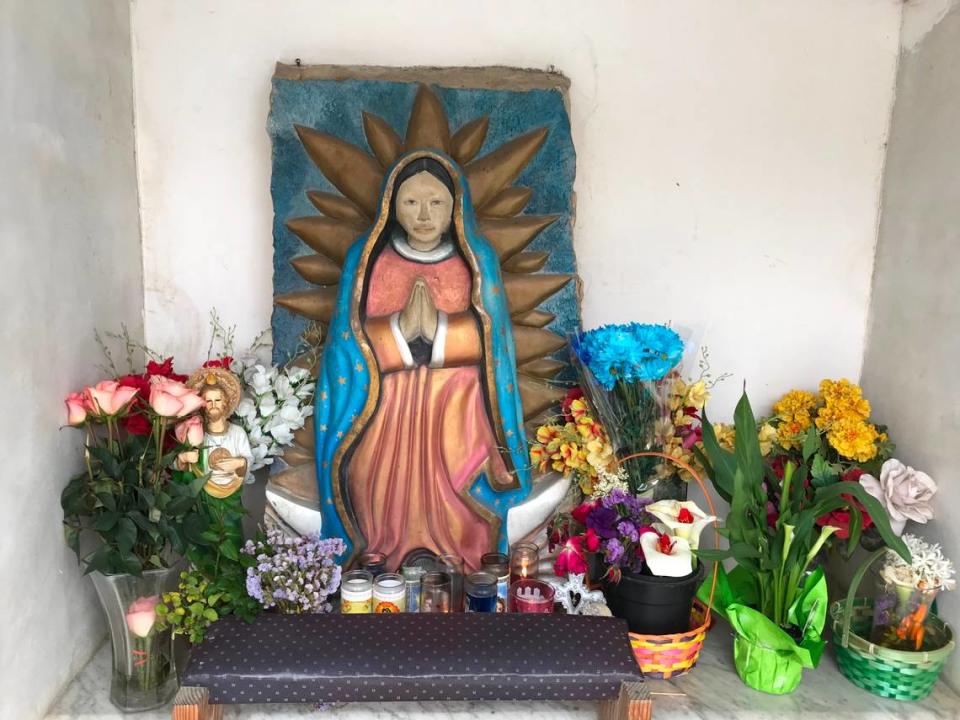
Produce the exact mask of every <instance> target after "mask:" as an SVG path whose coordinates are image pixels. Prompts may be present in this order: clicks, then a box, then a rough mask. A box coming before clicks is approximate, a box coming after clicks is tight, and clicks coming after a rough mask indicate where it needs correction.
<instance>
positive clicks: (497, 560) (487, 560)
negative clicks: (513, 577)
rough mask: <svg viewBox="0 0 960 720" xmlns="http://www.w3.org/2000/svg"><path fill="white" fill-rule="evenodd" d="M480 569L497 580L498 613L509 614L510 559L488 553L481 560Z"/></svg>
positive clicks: (502, 555) (498, 554)
mask: <svg viewBox="0 0 960 720" xmlns="http://www.w3.org/2000/svg"><path fill="white" fill-rule="evenodd" d="M480 569H481V570H483V571H484V572H488V573H492V574H493V575H495V576H496V578H497V612H507V607H508V606H509V602H510V558H508V557H507V556H506V555H504V554H503V553H487V554H486V555H484V556H483V557H481V558H480Z"/></svg>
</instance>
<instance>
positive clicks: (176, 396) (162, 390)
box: [150, 375, 203, 417]
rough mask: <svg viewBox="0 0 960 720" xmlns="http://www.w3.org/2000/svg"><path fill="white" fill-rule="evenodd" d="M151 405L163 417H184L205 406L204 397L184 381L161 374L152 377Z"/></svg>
mask: <svg viewBox="0 0 960 720" xmlns="http://www.w3.org/2000/svg"><path fill="white" fill-rule="evenodd" d="M150 407H152V408H153V411H154V412H155V413H157V415H160V416H161V417H183V416H184V415H189V414H190V413H192V412H193V411H194V410H199V409H200V408H202V407H203V398H201V397H200V396H199V395H197V393H196V392H194V391H193V390H191V389H190V388H188V387H187V386H186V385H184V384H183V383H182V382H178V381H176V380H170V379H168V378H165V377H162V376H160V375H154V376H153V377H152V378H150Z"/></svg>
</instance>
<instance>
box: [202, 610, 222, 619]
mask: <svg viewBox="0 0 960 720" xmlns="http://www.w3.org/2000/svg"><path fill="white" fill-rule="evenodd" d="M203 617H205V618H206V619H207V620H209V621H210V622H216V621H217V620H219V619H220V616H219V615H217V611H216V610H214V609H213V608H207V609H206V610H204V611H203Z"/></svg>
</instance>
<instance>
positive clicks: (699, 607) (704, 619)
mask: <svg viewBox="0 0 960 720" xmlns="http://www.w3.org/2000/svg"><path fill="white" fill-rule="evenodd" d="M635 457H662V458H665V459H667V460H670V461H671V462H674V463H676V464H677V465H679V466H680V467H682V468H683V469H684V470H686V471H687V472H688V473H690V475H691V476H693V479H694V480H696V481H697V484H698V485H699V486H700V489H701V490H703V495H704V497H705V498H706V500H707V505H708V506H709V508H710V514H711V515H713V516H714V517H716V515H717V511H716V509H715V508H714V506H713V501H712V500H711V499H710V492H709V490H707V487H706V485H705V484H704V482H703V480H702V479H701V478H700V476H699V475H698V474H697V471H696V470H694V469H693V468H692V467H690V466H689V465H687V464H686V463H685V462H683V461H682V460H678V459H677V458H675V457H671V456H670V455H666V454H664V453H659V452H643V453H636V454H634V455H629V456H627V457H625V458H623V459H622V460H621V462H623V460H630V459H632V458H635ZM713 526H714V529H716V527H717V521H716V520H714V522H713ZM714 542H715V544H716V547H717V548H718V549H719V547H720V543H719V534H717V535H715V537H714ZM716 587H717V567H716V565H714V568H713V581H712V582H711V584H710V601H709V604H708V605H704V604H703V603H701V602H700V601H699V600H694V601H693V609H692V610H691V612H690V629H689V630H687V631H686V632H681V633H674V634H672V635H640V634H639V633H630V646H631V647H632V648H633V654H634V657H636V659H637V665H639V666H640V670H641V672H643V674H644V675H645V676H646V677H650V678H662V679H664V680H669V679H670V678H672V677H676V676H678V675H683V674H684V673H686V672H689V671H690V670H691V669H692V668H693V667H694V666H695V665H696V664H697V659H698V658H699V657H700V650H701V649H702V648H703V642H704V640H705V639H706V637H707V630H709V629H710V625H711V623H712V618H711V616H710V605H712V604H713V594H714V591H715V590H716Z"/></svg>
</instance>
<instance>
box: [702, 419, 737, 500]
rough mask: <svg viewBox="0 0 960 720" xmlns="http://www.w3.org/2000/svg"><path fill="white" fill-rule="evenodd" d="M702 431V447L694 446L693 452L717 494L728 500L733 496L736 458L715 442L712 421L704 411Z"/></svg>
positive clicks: (715, 437) (715, 436)
mask: <svg viewBox="0 0 960 720" xmlns="http://www.w3.org/2000/svg"><path fill="white" fill-rule="evenodd" d="M700 427H701V429H702V432H703V449H704V452H700V448H697V447H694V449H693V450H694V453H695V454H696V455H697V458H698V459H699V460H700V462H701V463H703V465H704V467H705V468H709V469H708V474H709V475H710V480H711V481H712V482H713V486H714V488H716V490H717V494H718V495H720V497H722V498H723V499H724V500H726V501H727V502H730V500H731V499H732V497H733V473H734V472H735V470H736V466H737V463H736V460H735V459H734V456H733V453H731V452H729V451H727V450H724V449H723V448H722V447H720V443H719V442H717V434H716V433H715V432H714V430H713V423H711V422H710V420H709V419H707V414H706V411H704V414H703V422H702V423H701V424H700Z"/></svg>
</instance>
